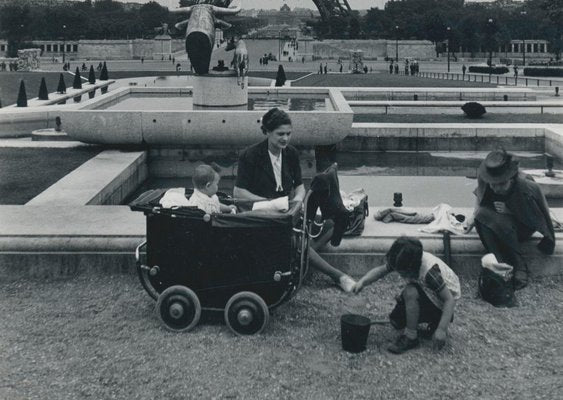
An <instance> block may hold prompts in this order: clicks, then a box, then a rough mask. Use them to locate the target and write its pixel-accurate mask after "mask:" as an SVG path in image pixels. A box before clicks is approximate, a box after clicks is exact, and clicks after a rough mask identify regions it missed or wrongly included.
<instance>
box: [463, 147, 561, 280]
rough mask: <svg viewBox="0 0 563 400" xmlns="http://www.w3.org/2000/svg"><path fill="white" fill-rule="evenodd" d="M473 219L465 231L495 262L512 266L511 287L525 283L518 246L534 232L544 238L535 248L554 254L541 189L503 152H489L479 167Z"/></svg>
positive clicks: (551, 228)
mask: <svg viewBox="0 0 563 400" xmlns="http://www.w3.org/2000/svg"><path fill="white" fill-rule="evenodd" d="M477 180H478V186H477V188H476V189H475V190H474V192H473V193H474V194H475V196H476V204H475V211H474V213H473V217H472V218H470V219H469V220H468V222H467V229H466V231H467V232H469V231H470V230H471V229H472V228H473V226H475V228H476V229H477V233H478V234H479V238H480V239H481V242H482V243H483V246H484V247H485V249H486V250H487V252H489V253H493V254H494V255H495V256H496V258H497V260H498V261H499V262H502V263H506V264H509V265H512V266H513V267H514V276H513V279H514V288H515V289H522V288H524V287H525V286H526V285H527V284H528V269H527V266H526V263H525V261H524V259H523V257H522V245H521V243H522V242H523V241H525V240H527V239H529V238H530V237H531V236H532V234H533V233H534V232H539V233H541V234H542V235H543V238H542V240H541V241H540V242H539V243H538V245H537V246H538V249H539V250H540V251H542V252H543V253H545V254H553V250H554V249H555V233H554V230H553V223H552V221H551V217H550V215H549V207H548V206H547V201H546V200H545V196H544V195H543V193H542V192H541V190H540V187H539V186H538V184H537V183H536V182H534V181H533V179H532V178H531V177H529V176H527V175H525V174H523V173H522V172H520V171H519V170H518V162H517V161H515V160H513V159H512V154H509V153H507V152H506V151H505V150H504V149H497V150H494V151H492V152H490V153H489V154H488V155H487V157H486V158H485V160H484V161H483V162H482V163H481V165H480V166H479V171H478V174H477Z"/></svg>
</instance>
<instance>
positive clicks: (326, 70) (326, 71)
mask: <svg viewBox="0 0 563 400" xmlns="http://www.w3.org/2000/svg"><path fill="white" fill-rule="evenodd" d="M327 73H328V63H325V75H326V74H327Z"/></svg>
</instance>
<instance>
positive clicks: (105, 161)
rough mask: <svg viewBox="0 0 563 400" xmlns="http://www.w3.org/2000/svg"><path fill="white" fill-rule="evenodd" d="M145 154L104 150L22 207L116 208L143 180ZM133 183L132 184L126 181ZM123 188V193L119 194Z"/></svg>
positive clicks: (143, 152) (145, 173)
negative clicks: (94, 206)
mask: <svg viewBox="0 0 563 400" xmlns="http://www.w3.org/2000/svg"><path fill="white" fill-rule="evenodd" d="M146 159H147V153H146V152H145V151H134V152H123V151H119V150H106V151H103V152H101V153H100V154H98V155H97V156H95V157H93V158H92V159H90V160H88V161H86V162H85V163H84V164H82V165H81V166H80V167H78V168H77V169H75V170H74V171H72V172H71V173H70V174H68V175H66V176H64V177H63V178H61V179H60V180H59V181H58V182H56V183H55V184H53V185H52V186H50V187H49V188H47V189H46V190H45V191H43V192H41V193H40V194H39V195H37V196H35V197H34V198H33V199H31V200H30V201H29V202H27V204H26V205H50V204H56V205H66V206H69V207H76V206H83V205H86V204H91V205H98V204H106V203H109V204H119V203H120V202H121V201H123V199H124V198H125V197H126V196H127V195H128V194H129V192H131V191H133V190H134V188H135V187H136V186H137V185H138V184H140V183H141V182H143V181H144V180H145V179H146V177H147V166H146ZM131 179H133V180H134V182H133V184H130V180H131ZM122 188H125V190H122Z"/></svg>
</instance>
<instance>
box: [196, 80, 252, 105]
mask: <svg viewBox="0 0 563 400" xmlns="http://www.w3.org/2000/svg"><path fill="white" fill-rule="evenodd" d="M242 80H243V83H244V84H243V85H239V82H240V78H237V76H236V74H235V72H234V71H226V72H221V73H217V72H212V73H209V74H207V75H196V76H194V78H193V107H194V110H198V109H200V110H201V109H213V108H229V109H235V110H236V109H243V110H246V109H247V104H248V77H244V78H242Z"/></svg>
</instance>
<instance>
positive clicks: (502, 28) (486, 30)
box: [307, 0, 563, 58]
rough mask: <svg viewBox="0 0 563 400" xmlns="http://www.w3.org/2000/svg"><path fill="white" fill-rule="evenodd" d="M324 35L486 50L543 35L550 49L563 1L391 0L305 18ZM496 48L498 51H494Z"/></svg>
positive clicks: (557, 37)
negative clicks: (344, 13) (344, 14)
mask: <svg viewBox="0 0 563 400" xmlns="http://www.w3.org/2000/svg"><path fill="white" fill-rule="evenodd" d="M307 25H308V26H309V28H310V29H311V30H312V31H314V32H315V33H316V34H317V35H318V36H320V37H324V38H342V37H347V38H350V39H399V40H406V39H418V40H430V41H432V42H433V43H437V44H439V43H445V42H447V41H448V40H449V42H450V48H452V49H456V48H460V47H462V48H464V49H465V51H468V52H477V51H479V49H482V50H484V51H489V50H490V49H493V50H495V49H497V48H498V46H499V45H502V44H508V43H510V40H522V39H525V40H531V39H545V40H548V41H549V42H550V45H551V49H552V52H553V53H554V54H555V55H556V56H557V58H559V57H560V55H561V50H562V48H563V43H562V42H563V40H562V35H563V0H527V1H525V2H516V1H514V0H496V1H494V2H491V3H473V2H472V3H466V2H465V1H464V0H391V1H389V2H388V3H386V5H385V7H384V9H378V8H371V9H369V10H368V11H367V14H366V15H364V16H363V17H360V16H358V14H357V13H356V15H353V16H351V17H349V18H347V19H338V18H334V19H333V20H331V21H329V23H328V24H327V23H323V22H320V21H309V22H308V24H307ZM495 51H496V50H495Z"/></svg>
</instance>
